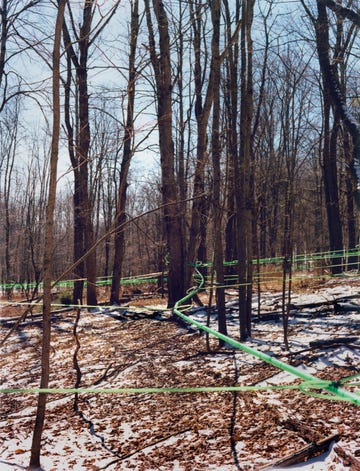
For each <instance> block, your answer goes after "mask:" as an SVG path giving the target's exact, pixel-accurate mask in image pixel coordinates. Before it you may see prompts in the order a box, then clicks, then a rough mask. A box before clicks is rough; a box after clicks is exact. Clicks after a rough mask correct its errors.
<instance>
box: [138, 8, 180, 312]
mask: <svg viewBox="0 0 360 471" xmlns="http://www.w3.org/2000/svg"><path fill="white" fill-rule="evenodd" d="M152 3H153V8H154V13H155V17H156V21H157V25H158V34H159V55H158V54H157V51H156V45H155V35H154V28H153V23H152V18H151V11H150V5H149V0H145V9H146V20H147V26H148V31H149V46H150V58H151V63H152V67H153V69H154V73H155V81H156V95H157V118H158V127H159V147H160V161H161V183H162V198H163V204H164V225H165V233H166V242H167V249H168V255H169V257H168V260H169V269H168V306H169V307H173V306H174V305H175V303H176V301H178V300H179V299H181V298H182V297H183V296H184V295H185V282H184V276H185V273H184V247H183V245H182V239H181V231H180V225H181V224H183V220H182V219H181V214H182V207H181V206H179V205H181V204H184V203H181V202H180V203H179V201H178V191H177V186H176V178H175V159H174V144H173V140H172V103H171V94H172V80H171V61H170V38H169V28H168V18H167V15H166V11H165V7H164V4H163V2H162V1H161V0H153V2H152Z"/></svg>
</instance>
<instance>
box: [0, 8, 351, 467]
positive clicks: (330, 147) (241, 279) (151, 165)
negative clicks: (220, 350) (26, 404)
mask: <svg viewBox="0 0 360 471" xmlns="http://www.w3.org/2000/svg"><path fill="white" fill-rule="evenodd" d="M359 7H360V5H359V2H357V1H348V0H341V1H335V0H311V1H305V0H298V1H292V2H286V1H275V0H258V1H255V0H222V1H221V0H208V1H205V0H204V1H201V0H171V1H166V2H162V1H161V0H143V1H139V0H107V1H97V0H51V1H50V0H49V1H44V0H31V1H30V0H1V2H0V16H1V29H0V218H1V225H0V247H1V251H0V283H1V290H2V295H3V299H4V300H7V301H10V300H12V299H14V298H16V297H17V296H19V295H20V297H21V298H22V299H27V300H29V299H38V296H43V306H44V307H43V315H44V323H43V349H42V352H43V353H42V371H41V377H42V383H41V386H42V387H46V386H47V385H48V382H49V345H50V309H51V302H52V300H53V298H52V296H53V294H54V290H55V288H56V286H55V285H56V283H60V282H63V281H64V280H67V283H68V284H66V285H62V286H63V288H62V291H63V299H66V300H67V302H66V303H67V304H75V305H78V304H83V305H86V306H96V305H98V304H99V303H100V302H101V303H104V302H106V303H110V304H115V303H116V304H119V303H120V301H121V298H122V296H123V294H124V293H123V290H122V288H121V286H122V285H121V280H123V279H124V278H126V277H137V276H139V275H143V274H152V278H155V279H156V283H155V284H154V286H156V287H157V291H158V293H159V295H162V296H164V297H165V298H166V300H167V306H168V307H169V308H173V307H174V305H175V304H176V302H177V301H178V300H179V299H180V298H183V297H184V296H185V295H186V293H187V292H188V289H189V288H190V287H191V286H193V276H194V267H195V266H196V264H198V263H199V262H202V263H203V265H202V266H199V270H200V271H201V272H202V274H203V275H207V276H209V277H212V284H214V285H215V286H217V289H216V290H215V294H214V302H215V303H216V309H217V312H218V318H219V322H218V328H219V330H220V332H222V333H224V334H226V333H227V325H226V314H225V287H226V286H229V285H230V284H231V285H232V286H235V287H236V289H237V300H238V308H239V328H240V331H239V338H240V340H246V339H247V338H248V337H250V336H251V322H252V308H253V306H252V302H253V299H252V295H253V293H254V290H255V288H256V284H257V282H258V280H259V276H260V274H261V269H262V268H261V267H262V266H263V265H264V260H265V261H266V260H268V262H269V265H270V267H273V266H275V265H276V264H277V265H278V266H279V267H280V271H281V274H282V290H283V296H284V297H283V299H282V301H283V302H282V305H283V319H284V332H285V334H284V335H285V337H284V341H285V345H286V344H287V339H286V327H287V325H286V322H287V319H288V317H287V316H288V315H289V310H290V303H288V305H287V304H286V298H285V296H286V294H285V293H286V291H287V290H288V292H289V293H290V292H291V288H292V274H293V270H294V269H295V268H296V269H299V268H301V267H300V265H301V261H302V260H304V257H305V258H306V256H308V255H309V254H325V253H326V254H328V255H327V256H326V259H325V258H322V257H319V260H320V261H319V262H318V263H319V266H320V267H321V273H322V274H324V273H325V272H326V274H327V275H331V276H332V275H339V274H341V273H343V272H345V271H347V270H354V269H357V268H358V253H357V248H358V243H359V241H358V229H359V216H358V206H357V205H358V204H360V125H359V119H360V108H359V107H360V98H359V93H360V91H359V88H358V87H360V81H359V77H360V75H359V73H360V69H359V51H360V49H359V46H360V44H359V38H360V36H359V32H358V29H359V26H360V13H359V11H360V10H359ZM344 254H345V256H344ZM224 261H226V262H233V263H226V264H224ZM312 263H313V265H312V269H316V262H312ZM314 263H315V265H314ZM204 264H205V265H204ZM54 283H55V284H54ZM64 286H65V287H64ZM104 286H105V287H106V289H105V290H104V289H103V287H104ZM100 288H101V289H100ZM289 299H290V298H289ZM195 300H196V301H198V303H199V304H200V303H201V301H200V299H199V298H198V299H195ZM45 400H46V399H45V395H44V394H40V395H39V403H38V418H39V417H40V418H39V420H38V424H37V425H38V430H36V428H35V433H34V442H33V447H32V457H31V464H32V466H33V467H36V466H39V452H40V439H41V433H42V425H41V421H42V420H43V419H44V413H45ZM41 417H42V418H41Z"/></svg>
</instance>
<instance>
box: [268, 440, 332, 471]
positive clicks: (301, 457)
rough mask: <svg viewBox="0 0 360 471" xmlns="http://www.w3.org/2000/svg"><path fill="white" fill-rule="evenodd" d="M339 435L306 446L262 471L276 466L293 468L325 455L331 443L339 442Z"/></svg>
mask: <svg viewBox="0 0 360 471" xmlns="http://www.w3.org/2000/svg"><path fill="white" fill-rule="evenodd" d="M338 437H339V435H338V434H337V433H335V434H333V435H330V436H329V437H326V438H323V439H322V440H319V441H318V442H316V443H311V444H310V445H306V446H305V447H304V448H301V450H299V451H296V452H295V453H293V454H292V455H289V456H287V457H286V458H282V459H280V460H277V461H275V462H274V463H271V465H270V466H269V465H267V466H266V467H265V468H260V469H261V470H264V471H265V470H267V469H268V470H270V469H272V468H273V467H275V466H280V467H285V466H291V465H293V464H298V463H304V462H306V461H308V460H309V459H311V458H314V457H315V456H318V455H320V454H321V453H324V452H325V451H327V450H328V449H329V446H330V445H331V443H332V442H333V441H335V440H337V439H338Z"/></svg>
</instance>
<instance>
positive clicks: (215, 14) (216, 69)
mask: <svg viewBox="0 0 360 471" xmlns="http://www.w3.org/2000/svg"><path fill="white" fill-rule="evenodd" d="M211 17H212V25H213V40H212V58H213V61H212V67H213V77H214V81H213V96H214V105H213V119H212V141H211V143H212V162H213V198H212V199H213V217H214V239H215V240H214V249H215V250H214V252H215V253H214V268H215V270H216V282H217V284H218V286H219V287H218V288H216V308H217V313H218V328H219V332H220V333H222V334H224V335H227V327H226V310H225V288H224V282H225V279H224V256H223V242H222V230H223V228H222V224H221V220H222V207H221V198H220V190H221V185H220V184H221V168H220V157H221V146H220V54H219V41H220V0H215V1H214V2H213V3H212V6H211ZM219 343H220V345H223V344H224V342H223V341H220V342H219Z"/></svg>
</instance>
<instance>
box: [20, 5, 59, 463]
mask: <svg viewBox="0 0 360 471" xmlns="http://www.w3.org/2000/svg"><path fill="white" fill-rule="evenodd" d="M65 3H66V0H59V3H58V12H57V18H56V27H55V38H54V49H53V135H52V143H51V157H50V182H49V196H48V205H47V208H46V225H45V246H44V296H43V333H42V353H41V381H40V388H48V386H49V376H50V343H51V283H52V278H53V276H52V275H53V274H52V257H53V245H54V212H55V201H56V179H57V161H58V152H59V137H60V46H61V28H62V24H63V21H64V10H65ZM46 398H47V395H46V394H42V393H40V394H39V397H38V405H37V412H36V420H35V427H34V433H33V439H32V445H31V456H30V463H29V466H30V469H37V468H40V452H41V436H42V431H43V426H44V421H45V409H46Z"/></svg>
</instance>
